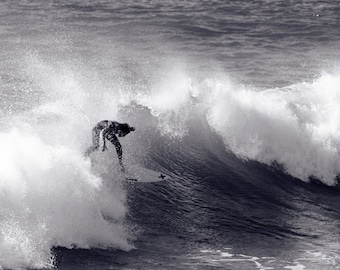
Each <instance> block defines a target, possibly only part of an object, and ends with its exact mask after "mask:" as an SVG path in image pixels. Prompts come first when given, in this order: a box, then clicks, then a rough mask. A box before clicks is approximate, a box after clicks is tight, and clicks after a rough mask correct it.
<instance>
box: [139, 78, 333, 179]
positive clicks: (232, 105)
mask: <svg viewBox="0 0 340 270" xmlns="http://www.w3.org/2000/svg"><path fill="white" fill-rule="evenodd" d="M172 78H175V79H174V80H173V79H171V81H170V80H169V81H167V82H168V83H165V82H163V83H164V85H167V87H163V88H160V90H158V88H157V90H155V91H154V92H153V91H151V93H148V94H147V95H145V94H144V93H143V95H139V96H137V98H136V101H137V103H139V104H141V105H144V106H147V107H148V108H149V109H150V110H151V113H152V114H153V115H154V116H156V117H157V120H158V125H159V126H158V127H159V128H160V130H161V131H162V132H163V133H164V134H171V135H174V136H184V135H185V134H186V133H187V131H188V126H189V122H190V121H191V120H192V118H194V117H201V118H202V117H203V118H205V119H206V120H207V122H208V124H209V126H210V128H211V129H212V130H213V131H214V132H216V133H217V134H218V135H219V136H220V137H221V138H222V140H223V142H224V144H225V149H226V151H231V152H232V153H234V154H235V155H237V156H238V157H239V158H240V159H244V160H255V161H259V162H261V163H264V164H267V165H272V164H274V163H275V164H279V165H280V166H281V168H282V169H283V170H284V171H285V172H286V173H288V174H290V175H292V176H293V177H296V178H298V179H301V180H303V181H309V180H310V179H311V178H315V179H318V180H320V181H322V182H323V183H324V184H327V185H334V184H336V183H337V181H336V178H337V175H338V174H339V171H340V160H339V150H338V148H339V143H340V136H339V134H340V133H339V132H340V122H339V117H338V116H339V109H338V104H339V102H340V94H339V91H338V85H339V82H340V76H339V75H336V74H335V75H334V74H333V75H331V74H323V75H321V76H320V78H318V79H317V80H315V81H313V82H303V83H298V84H294V85H291V86H288V87H283V88H274V89H266V90H259V89H256V88H254V87H250V86H245V85H241V84H238V83H235V82H233V81H232V80H230V79H228V78H218V79H216V78H214V79H205V80H203V81H202V82H200V83H198V84H195V85H194V84H193V83H192V81H191V79H190V78H189V77H186V76H184V75H183V74H182V77H180V76H177V77H176V76H173V74H172ZM174 81H175V82H176V85H174V86H173V82H174Z"/></svg>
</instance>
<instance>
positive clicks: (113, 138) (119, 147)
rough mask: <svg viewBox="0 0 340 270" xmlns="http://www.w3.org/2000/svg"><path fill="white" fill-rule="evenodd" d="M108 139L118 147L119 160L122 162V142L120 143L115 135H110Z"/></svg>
mask: <svg viewBox="0 0 340 270" xmlns="http://www.w3.org/2000/svg"><path fill="white" fill-rule="evenodd" d="M106 138H107V139H108V140H109V141H110V142H111V143H112V144H113V145H114V146H115V147H116V151H117V155H118V159H119V160H121V159H122V156H123V150H122V146H121V144H120V142H119V141H118V138H117V136H116V135H115V134H113V133H108V134H107V135H106Z"/></svg>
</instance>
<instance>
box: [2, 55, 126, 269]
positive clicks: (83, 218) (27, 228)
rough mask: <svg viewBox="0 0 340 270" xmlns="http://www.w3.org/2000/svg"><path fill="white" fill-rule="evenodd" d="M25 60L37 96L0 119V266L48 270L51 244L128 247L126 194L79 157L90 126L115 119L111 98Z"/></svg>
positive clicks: (60, 69)
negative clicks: (2, 125) (24, 107)
mask: <svg viewBox="0 0 340 270" xmlns="http://www.w3.org/2000/svg"><path fill="white" fill-rule="evenodd" d="M28 61H29V63H28V65H27V70H26V72H28V73H29V74H30V76H31V79H32V80H33V81H34V82H35V84H36V85H37V87H38V86H40V90H41V91H42V93H40V94H41V95H40V96H39V98H37V99H35V98H34V96H32V100H29V102H30V103H31V104H32V108H31V109H30V110H29V111H26V112H25V113H24V114H17V115H15V116H12V117H8V118H6V119H1V120H2V121H6V129H2V130H0V149H1V151H0V164H1V167H0V195H1V196H0V206H1V207H0V268H45V267H47V268H48V267H52V266H53V264H54V259H55V258H54V256H53V254H52V253H51V249H52V248H53V247H57V246H62V247H67V248H74V247H79V248H93V247H99V248H107V247H112V248H118V249H122V250H129V249H131V248H132V246H131V245H130V244H129V239H131V237H132V236H131V233H130V230H129V228H128V227H127V225H126V224H125V223H124V221H125V215H126V212H127V208H126V193H125V190H124V189H123V187H122V186H121V185H120V184H119V182H116V181H115V180H116V179H115V175H114V173H113V172H112V173H111V174H110V178H108V179H105V178H103V177H102V176H101V177H99V176H98V175H97V174H96V172H95V171H93V168H91V162H90V160H88V159H85V158H84V157H83V153H84V151H85V149H86V147H88V146H90V143H91V128H92V125H93V124H94V123H95V122H96V121H99V120H102V119H107V118H109V117H108V116H109V115H110V116H111V117H112V118H114V117H115V116H116V108H117V107H116V105H115V103H114V98H112V97H109V96H110V95H109V94H110V93H108V92H106V91H101V92H99V91H98V88H95V87H100V82H98V81H95V80H94V79H93V77H91V80H90V79H89V78H90V77H87V76H85V77H81V73H78V74H77V73H75V72H72V71H75V70H77V69H75V68H74V67H73V68H71V69H68V67H67V65H63V66H58V65H48V64H46V63H44V61H40V60H39V59H37V58H35V57H33V58H32V59H29V60H28ZM80 82H82V83H80ZM33 84H34V83H33ZM93 88H94V89H93ZM99 101H100V102H99ZM98 104H100V105H101V107H100V108H101V110H98ZM104 216H105V217H104ZM109 220H111V221H112V220H114V221H115V222H110V221H109Z"/></svg>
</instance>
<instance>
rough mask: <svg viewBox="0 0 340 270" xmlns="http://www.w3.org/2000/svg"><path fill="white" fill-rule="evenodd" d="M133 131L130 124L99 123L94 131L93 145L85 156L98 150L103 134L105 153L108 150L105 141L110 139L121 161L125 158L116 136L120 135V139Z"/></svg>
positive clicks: (105, 121)
mask: <svg viewBox="0 0 340 270" xmlns="http://www.w3.org/2000/svg"><path fill="white" fill-rule="evenodd" d="M132 130H134V128H130V127H129V125H128V124H120V123H118V122H115V121H109V120H103V121H100V122H98V123H97V125H96V126H95V127H94V128H93V129H92V143H93V145H92V146H90V147H89V148H88V149H87V150H86V152H85V155H86V156H88V155H90V154H91V153H92V152H94V151H96V150H98V148H99V140H100V134H101V133H102V138H103V141H104V145H103V151H104V150H105V149H106V146H105V139H108V140H109V141H110V142H111V143H112V144H113V145H114V146H115V147H116V151H117V155H118V159H119V161H121V159H122V156H123V151H122V146H121V144H120V142H119V140H118V138H117V136H116V135H115V134H119V136H120V137H123V136H125V135H127V134H128V133H130V131H132Z"/></svg>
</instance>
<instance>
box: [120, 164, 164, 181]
mask: <svg viewBox="0 0 340 270" xmlns="http://www.w3.org/2000/svg"><path fill="white" fill-rule="evenodd" d="M169 179H170V176H168V175H166V174H165V173H162V172H156V171H153V170H150V169H147V168H144V167H140V166H129V167H128V168H127V172H126V173H125V180H126V181H129V182H140V183H151V182H160V181H165V180H169Z"/></svg>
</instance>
